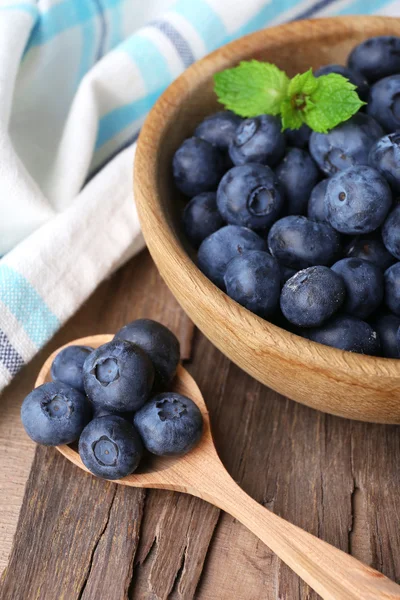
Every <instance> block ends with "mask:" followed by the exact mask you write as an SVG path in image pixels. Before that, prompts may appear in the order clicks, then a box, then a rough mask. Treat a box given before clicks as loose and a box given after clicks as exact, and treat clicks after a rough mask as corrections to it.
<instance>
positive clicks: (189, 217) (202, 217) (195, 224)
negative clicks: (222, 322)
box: [182, 192, 224, 248]
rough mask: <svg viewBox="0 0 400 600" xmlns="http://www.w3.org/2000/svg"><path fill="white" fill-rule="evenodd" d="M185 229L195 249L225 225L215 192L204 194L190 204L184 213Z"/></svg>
mask: <svg viewBox="0 0 400 600" xmlns="http://www.w3.org/2000/svg"><path fill="white" fill-rule="evenodd" d="M182 220H183V228H184V230H185V233H186V235H187V237H188V239H189V241H190V243H191V244H192V246H194V248H198V247H199V246H200V244H201V242H202V241H203V240H205V239H206V237H208V236H209V235H211V234H212V233H214V231H218V229H221V227H222V226H223V225H224V220H223V218H222V217H221V215H220V213H219V211H218V208H217V195H216V193H215V192H203V193H202V194H199V195H198V196H195V197H194V198H192V199H191V200H190V202H188V204H187V205H186V206H185V209H184V211H183V218H182Z"/></svg>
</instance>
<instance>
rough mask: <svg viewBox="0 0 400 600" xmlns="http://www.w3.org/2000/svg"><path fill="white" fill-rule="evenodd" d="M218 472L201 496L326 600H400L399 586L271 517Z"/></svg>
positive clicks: (285, 522)
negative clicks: (246, 529)
mask: <svg viewBox="0 0 400 600" xmlns="http://www.w3.org/2000/svg"><path fill="white" fill-rule="evenodd" d="M217 471H218V472H217V473H216V472H215V471H214V475H211V474H209V475H208V477H207V479H208V478H210V480H212V481H210V480H209V481H207V483H206V482H205V481H204V480H203V485H202V487H203V489H204V493H202V494H201V496H202V497H203V498H204V499H206V500H208V501H209V502H212V503H213V504H215V505H216V506H218V507H219V508H221V509H222V510H224V511H225V512H227V513H229V514H231V515H232V516H233V517H234V518H235V519H237V520H238V521H240V522H241V523H242V524H243V525H245V526H246V527H247V528H248V529H249V530H250V531H251V532H252V533H254V535H256V536H257V537H258V538H259V539H260V540H261V541H262V542H264V544H266V545H267V546H268V547H269V548H270V549H271V550H272V551H273V552H274V553H275V554H276V555H277V556H279V558H280V559H281V560H283V562H284V563H286V564H287V565H288V566H289V567H290V568H291V569H292V570H293V571H294V572H295V573H297V575H299V577H301V579H303V580H304V581H305V582H306V583H308V585H309V586H310V587H311V588H313V589H314V590H315V591H316V592H317V593H318V594H320V596H321V597H322V598H324V600H380V599H382V600H392V599H393V600H394V599H400V586H398V585H397V584H396V583H394V582H393V581H391V580H390V579H388V578H387V577H386V576H385V575H383V574H382V573H379V572H378V571H375V570H374V569H372V568H371V567H368V566H367V565H364V564H363V563H361V562H359V561H358V560H356V559H355V558H354V557H352V556H350V555H349V554H346V553H345V552H342V550H338V549H337V548H335V547H334V546H331V545H330V544H328V543H327V542H324V541H323V540H320V539H318V538H316V537H315V536H313V535H311V534H310V533H307V532H306V531H303V530H302V529H300V528H299V527H297V526H296V525H292V524H291V523H288V522H287V521H285V520H284V519H282V518H281V517H279V516H278V515H275V514H274V513H272V512H271V511H269V510H268V509H266V508H265V507H263V506H261V505H260V504H258V503H257V502H256V501H255V500H253V498H251V497H250V496H248V495H247V494H246V493H245V492H244V491H243V490H242V489H241V488H240V487H239V486H238V485H237V484H236V483H235V482H234V481H233V479H231V477H230V475H228V473H227V472H226V471H225V469H224V468H221V469H218V470H217ZM223 471H224V473H223ZM207 484H210V485H207Z"/></svg>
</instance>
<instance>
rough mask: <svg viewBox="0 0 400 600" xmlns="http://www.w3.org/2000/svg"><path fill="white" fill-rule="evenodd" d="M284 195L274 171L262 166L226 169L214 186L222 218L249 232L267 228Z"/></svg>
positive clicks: (282, 202)
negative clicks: (218, 182)
mask: <svg viewBox="0 0 400 600" xmlns="http://www.w3.org/2000/svg"><path fill="white" fill-rule="evenodd" d="M283 204H284V196H283V194H282V192H281V189H280V187H279V184H278V181H277V179H276V177H275V175H274V172H273V171H272V170H271V169H270V168H269V167H266V166H264V165H259V164H247V165H242V166H240V167H233V169H230V170H229V171H228V172H227V173H225V175H224V176H223V178H222V179H221V182H220V184H219V186H218V190H217V206H218V210H219V212H220V213H221V215H222V217H223V219H225V221H227V222H228V223H232V224H233V225H242V226H243V227H250V228H251V229H265V228H267V227H270V226H271V225H272V223H274V221H276V219H277V218H278V216H279V214H280V213H281V211H282V208H283Z"/></svg>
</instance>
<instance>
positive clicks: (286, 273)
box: [279, 263, 297, 286]
mask: <svg viewBox="0 0 400 600" xmlns="http://www.w3.org/2000/svg"><path fill="white" fill-rule="evenodd" d="M279 268H280V271H281V286H284V285H285V283H286V282H287V280H288V279H290V278H291V277H293V275H295V274H296V273H297V269H292V267H286V266H285V265H282V264H280V263H279Z"/></svg>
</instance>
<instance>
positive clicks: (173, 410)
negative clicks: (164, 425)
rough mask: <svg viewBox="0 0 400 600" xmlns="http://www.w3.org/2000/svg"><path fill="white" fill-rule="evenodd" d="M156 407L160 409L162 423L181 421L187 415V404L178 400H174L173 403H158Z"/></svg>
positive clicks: (162, 401)
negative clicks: (174, 420) (173, 420)
mask: <svg viewBox="0 0 400 600" xmlns="http://www.w3.org/2000/svg"><path fill="white" fill-rule="evenodd" d="M156 407H157V408H159V409H160V410H159V411H158V416H159V417H160V421H166V420H170V419H180V418H181V417H182V416H183V415H185V414H187V407H186V404H184V403H183V402H181V401H180V400H177V399H175V400H172V402H171V401H170V400H168V399H166V400H161V401H160V402H157V403H156Z"/></svg>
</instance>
